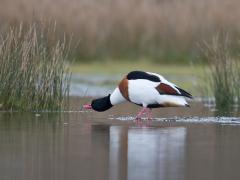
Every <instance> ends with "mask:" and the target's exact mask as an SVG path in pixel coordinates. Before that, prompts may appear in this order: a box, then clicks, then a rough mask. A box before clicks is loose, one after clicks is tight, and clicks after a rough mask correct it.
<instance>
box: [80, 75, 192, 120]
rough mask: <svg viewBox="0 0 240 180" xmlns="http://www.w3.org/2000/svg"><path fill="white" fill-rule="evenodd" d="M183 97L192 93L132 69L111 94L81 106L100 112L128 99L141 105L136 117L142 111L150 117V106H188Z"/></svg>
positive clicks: (159, 76) (160, 78) (188, 96)
mask: <svg viewBox="0 0 240 180" xmlns="http://www.w3.org/2000/svg"><path fill="white" fill-rule="evenodd" d="M185 97H187V98H192V95H191V94H190V93H188V92H186V91H185V90H183V89H181V88H179V87H178V86H177V85H175V84H173V83H171V82H169V81H167V80H166V79H165V78H164V77H163V76H161V75H159V74H156V73H151V72H143V71H132V72H130V73H128V74H127V75H126V76H125V77H124V78H123V79H122V80H121V81H120V83H119V84H118V87H117V88H116V89H115V90H114V91H113V92H112V94H109V95H108V96H105V97H103V98H98V99H94V100H92V102H91V104H87V105H84V106H83V108H85V109H93V110H95V111H99V112H102V111H106V110H108V109H110V108H111V107H112V106H114V105H116V104H119V103H122V102H124V101H129V102H132V103H134V104H136V105H139V106H142V109H141V111H139V113H138V114H137V117H136V118H137V119H140V118H141V117H142V116H143V114H144V113H147V117H148V118H151V109H152V108H158V107H180V106H187V107H189V104H188V103H187V101H186V100H185Z"/></svg>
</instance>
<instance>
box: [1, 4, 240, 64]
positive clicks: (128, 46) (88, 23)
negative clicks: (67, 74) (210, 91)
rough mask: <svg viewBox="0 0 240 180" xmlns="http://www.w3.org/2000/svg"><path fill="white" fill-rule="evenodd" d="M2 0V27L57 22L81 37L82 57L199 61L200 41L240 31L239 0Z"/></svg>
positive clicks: (79, 49) (79, 53)
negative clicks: (198, 45)
mask: <svg viewBox="0 0 240 180" xmlns="http://www.w3.org/2000/svg"><path fill="white" fill-rule="evenodd" d="M0 1H1V6H0V24H1V29H2V31H4V29H6V28H7V27H8V26H9V24H11V25H13V24H16V23H17V22H20V21H33V20H42V21H47V20H48V19H53V20H56V22H57V24H58V26H59V27H58V28H57V29H58V31H61V32H66V33H67V34H72V33H73V34H74V37H75V38H74V39H75V40H76V41H78V43H79V46H78V47H79V48H78V49H77V54H76V55H77V57H78V60H79V61H84V60H88V61H89V60H101V59H106V58H110V59H127V60H129V59H135V60H137V59H140V58H147V59H148V60H152V61H156V62H173V63H178V62H179V63H182V62H189V61H192V60H193V61H196V60H197V58H195V57H196V56H198V55H201V53H200V52H199V49H198V48H197V47H196V43H197V42H201V41H202V40H203V39H204V40H207V39H210V38H211V37H212V35H214V34H215V33H216V32H218V31H228V32H229V33H231V34H234V36H239V32H240V31H239V30H240V22H239V19H240V11H239V8H240V1H238V0H228V1H226V0H217V1H216V0H201V1H197V0H42V1H37V0H8V1H3V0H0Z"/></svg>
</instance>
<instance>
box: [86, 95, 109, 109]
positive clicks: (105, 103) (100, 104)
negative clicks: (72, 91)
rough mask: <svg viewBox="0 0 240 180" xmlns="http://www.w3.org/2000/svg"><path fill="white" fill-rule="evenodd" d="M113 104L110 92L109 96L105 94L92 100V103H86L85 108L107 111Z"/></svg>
mask: <svg viewBox="0 0 240 180" xmlns="http://www.w3.org/2000/svg"><path fill="white" fill-rule="evenodd" d="M112 106H113V105H112V104H111V101H110V94H109V95H108V96H105V97H103V98H98V99H94V100H92V103H91V104H85V105H83V108H84V109H93V110H95V111H98V112H102V111H106V110H108V109H110V108H111V107H112Z"/></svg>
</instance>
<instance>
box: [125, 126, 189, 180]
mask: <svg viewBox="0 0 240 180" xmlns="http://www.w3.org/2000/svg"><path fill="white" fill-rule="evenodd" d="M128 143H129V146H128V172H129V173H128V179H179V180H180V179H184V178H182V177H181V172H182V170H183V166H182V164H184V163H183V161H184V145H185V128H181V127H180V128H163V129H130V130H129V132H128Z"/></svg>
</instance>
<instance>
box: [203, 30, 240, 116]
mask: <svg viewBox="0 0 240 180" xmlns="http://www.w3.org/2000/svg"><path fill="white" fill-rule="evenodd" d="M230 43H231V42H230V41H229V38H228V36H227V35H220V34H218V35H216V36H215V37H214V38H213V39H212V41H211V42H208V43H205V44H204V48H203V52H204V54H205V57H206V59H207V60H208V62H209V70H210V73H209V74H208V76H210V77H209V78H208V81H209V83H210V89H211V91H212V92H213V95H214V98H215V103H216V109H217V111H218V112H219V113H221V114H225V113H228V112H231V111H232V110H233V109H234V107H235V106H237V107H238V109H239V105H240V96H239V94H240V73H239V70H240V69H239V68H240V62H239V56H238V55H236V54H235V53H234V52H233V51H232V49H231V46H230Z"/></svg>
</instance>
